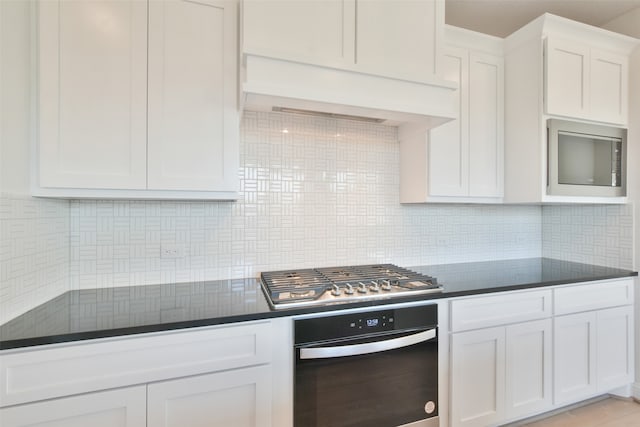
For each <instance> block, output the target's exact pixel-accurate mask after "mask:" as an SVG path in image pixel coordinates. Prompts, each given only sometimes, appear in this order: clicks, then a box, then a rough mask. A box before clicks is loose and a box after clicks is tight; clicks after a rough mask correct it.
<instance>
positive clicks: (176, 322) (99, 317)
mask: <svg viewBox="0 0 640 427" xmlns="http://www.w3.org/2000/svg"><path fill="white" fill-rule="evenodd" d="M409 268H410V269H412V270H415V271H418V272H421V273H424V274H428V275H431V276H435V277H436V278H437V279H438V282H439V283H441V284H442V285H443V286H444V291H443V292H442V293H439V294H428V295H426V296H425V295H418V296H409V297H403V298H393V299H389V300H382V301H381V300H376V301H364V302H359V303H343V304H334V305H330V306H321V307H308V308H295V309H285V310H272V309H271V308H270V307H269V304H268V303H267V300H266V298H265V296H264V294H263V292H262V288H261V287H260V283H259V282H258V280H256V279H234V280H217V281H208V282H196V283H177V284H165V285H148V286H130V287H119V288H103V289H95V290H79V291H69V292H66V293H64V294H62V295H60V296H59V297H57V298H54V299H52V300H50V301H48V302H46V303H44V304H42V305H40V306H38V307H36V308H34V309H32V310H30V311H28V312H27V313H25V314H23V315H21V316H19V317H17V318H15V319H13V320H11V321H9V322H7V323H5V324H4V325H2V326H0V350H4V349H12V348H19V347H28V346H35V345H43V344H52V343H60V342H69V341H79V340H86V339H95V338H104V337H114V336H120V335H129V334H138V333H146V332H158V331H165V330H170V329H180V328H190V327H197V326H207V325H217V324H224V323H233V322H240V321H248V320H258V319H266V318H273V317H282V316H293V315H299V314H306V313H313V312H321V311H334V310H337V309H345V308H355V307H367V306H380V305H384V304H389V303H399V302H408V301H416V300H430V299H440V298H451V297H457V296H465V295H478V294H485V293H491V292H501V291H511V290H518V289H527V288H536V287H542V286H552V285H559V284H568V283H577V282H584V281H592V280H603V279H612V278H621V277H629V276H637V274H638V273H637V272H633V271H630V270H622V269H617V268H609V267H601V266H594V265H588V264H578V263H573V262H568V261H559V260H554V259H548V258H528V259H516V260H504V261H489V262H472V263H462V264H445V265H430V266H418V267H415V266H414V267H409Z"/></svg>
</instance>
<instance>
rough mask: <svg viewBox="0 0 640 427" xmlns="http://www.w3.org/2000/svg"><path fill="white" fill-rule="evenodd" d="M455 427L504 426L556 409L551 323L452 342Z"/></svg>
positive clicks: (493, 330) (463, 335)
mask: <svg viewBox="0 0 640 427" xmlns="http://www.w3.org/2000/svg"><path fill="white" fill-rule="evenodd" d="M451 373H452V375H451V414H452V426H487V425H499V424H501V423H503V422H504V421H507V420H515V419H518V418H524V417H526V416H527V415H531V414H534V413H537V412H542V411H544V410H546V409H548V408H550V406H551V403H552V402H551V390H552V387H551V384H552V383H551V319H543V320H537V321H533V322H525V323H517V324H514V325H509V326H506V327H496V328H485V329H479V330H475V331H467V332H460V333H454V334H452V336H451Z"/></svg>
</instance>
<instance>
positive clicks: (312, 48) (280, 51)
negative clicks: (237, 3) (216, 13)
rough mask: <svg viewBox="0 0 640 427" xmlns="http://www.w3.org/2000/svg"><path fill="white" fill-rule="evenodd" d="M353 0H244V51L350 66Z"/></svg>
mask: <svg viewBox="0 0 640 427" xmlns="http://www.w3.org/2000/svg"><path fill="white" fill-rule="evenodd" d="M355 3H356V1H355V0H305V1H291V0H269V1H265V0H245V1H244V2H243V4H242V31H243V34H242V35H243V46H242V50H243V52H245V53H253V54H259V55H266V56H271V57H276V58H282V59H290V60H296V61H302V62H306V63H310V64H318V65H326V66H333V67H343V66H353V63H354V55H355V10H356V6H355Z"/></svg>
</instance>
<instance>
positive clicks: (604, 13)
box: [445, 0, 640, 37]
mask: <svg viewBox="0 0 640 427" xmlns="http://www.w3.org/2000/svg"><path fill="white" fill-rule="evenodd" d="M445 5H446V6H445V17H446V18H445V21H446V23H447V24H450V25H454V26H456V27H462V28H467V29H469V30H474V31H479V32H481V33H485V34H491V35H494V36H498V37H506V36H508V35H509V34H511V33H512V32H514V31H515V30H517V29H518V28H520V27H522V26H523V25H524V24H526V23H528V22H530V21H532V20H533V19H535V18H537V17H538V16H540V15H542V14H543V13H545V12H549V13H552V14H554V15H558V16H562V17H565V18H569V19H573V20H574V21H580V22H584V23H585V24H589V25H594V26H596V27H600V26H602V25H604V24H606V23H607V22H609V21H611V20H612V19H613V18H616V17H618V16H620V15H622V14H624V13H626V12H629V11H630V10H633V9H635V8H638V7H640V0H446V1H445ZM638 25H640V23H638Z"/></svg>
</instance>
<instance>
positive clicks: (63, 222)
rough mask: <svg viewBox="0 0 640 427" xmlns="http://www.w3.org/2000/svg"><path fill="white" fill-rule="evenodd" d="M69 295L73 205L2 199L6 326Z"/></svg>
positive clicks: (0, 306) (0, 261)
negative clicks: (60, 295)
mask: <svg viewBox="0 0 640 427" xmlns="http://www.w3.org/2000/svg"><path fill="white" fill-rule="evenodd" d="M68 289H69V202H68V201H66V200H47V199H36V198H33V197H29V196H23V195H16V194H9V193H2V194H0V324H2V323H3V322H5V321H7V320H9V319H12V318H13V317H15V316H18V315H20V314H22V313H24V312H26V311H28V310H30V309H31V308H33V307H35V306H37V305H38V304H40V303H43V302H45V301H47V300H49V299H51V298H53V297H55V296H57V295H59V294H60V293H62V292H64V291H66V290H68Z"/></svg>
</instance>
